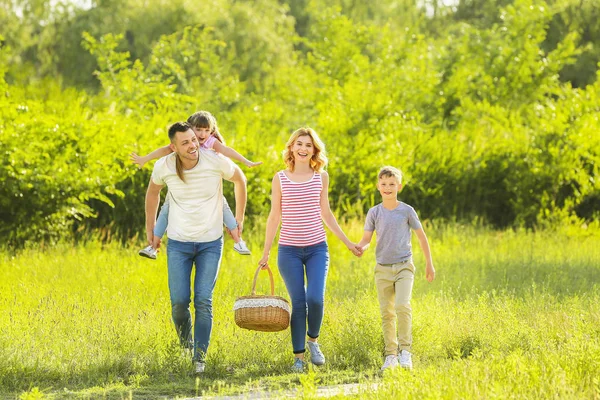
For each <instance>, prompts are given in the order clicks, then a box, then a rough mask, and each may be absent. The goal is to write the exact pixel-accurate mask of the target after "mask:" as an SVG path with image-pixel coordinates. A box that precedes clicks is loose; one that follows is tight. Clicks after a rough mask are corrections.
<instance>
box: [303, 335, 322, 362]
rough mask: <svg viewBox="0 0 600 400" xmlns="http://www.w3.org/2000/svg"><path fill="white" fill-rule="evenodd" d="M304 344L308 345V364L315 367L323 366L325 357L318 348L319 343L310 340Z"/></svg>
mask: <svg viewBox="0 0 600 400" xmlns="http://www.w3.org/2000/svg"><path fill="white" fill-rule="evenodd" d="M306 343H307V344H308V349H309V351H310V362H311V363H313V364H315V365H323V364H325V356H324V355H323V352H322V351H321V349H320V348H319V343H317V342H311V341H310V340H309V341H308V342H306Z"/></svg>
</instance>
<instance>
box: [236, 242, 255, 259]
mask: <svg viewBox="0 0 600 400" xmlns="http://www.w3.org/2000/svg"><path fill="white" fill-rule="evenodd" d="M233 249H234V250H235V251H237V252H238V253H240V254H242V255H245V256H249V255H250V254H251V253H250V250H249V249H248V246H246V242H244V241H243V240H241V239H240V241H239V242H237V243H235V244H234V245H233Z"/></svg>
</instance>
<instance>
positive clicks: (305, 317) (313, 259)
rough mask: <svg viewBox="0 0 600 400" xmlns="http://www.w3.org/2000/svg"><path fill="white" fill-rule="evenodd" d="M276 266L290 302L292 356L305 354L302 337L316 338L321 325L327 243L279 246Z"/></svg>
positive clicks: (327, 264)
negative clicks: (304, 245)
mask: <svg viewBox="0 0 600 400" xmlns="http://www.w3.org/2000/svg"><path fill="white" fill-rule="evenodd" d="M277 265H278V267H279V273H280V274H281V276H282V277H283V281H284V282H285V286H286V287H287V290H288V293H289V295H290V298H291V300H292V318H291V321H290V327H291V330H292V346H293V349H294V354H299V353H304V351H305V350H306V349H305V336H306V335H307V334H308V336H309V337H311V338H317V337H319V333H320V331H321V324H322V323H323V303H324V299H325V281H326V279H327V271H328V270H329V249H328V247H327V242H321V243H317V244H314V245H312V246H306V247H296V246H284V245H279V250H278V256H277ZM305 274H306V285H305V283H304V277H305ZM307 321H308V331H307V329H306V328H307Z"/></svg>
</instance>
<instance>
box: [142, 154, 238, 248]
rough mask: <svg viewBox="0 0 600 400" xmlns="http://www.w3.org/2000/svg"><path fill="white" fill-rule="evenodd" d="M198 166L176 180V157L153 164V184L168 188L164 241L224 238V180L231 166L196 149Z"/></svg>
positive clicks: (220, 156)
mask: <svg viewBox="0 0 600 400" xmlns="http://www.w3.org/2000/svg"><path fill="white" fill-rule="evenodd" d="M198 152H199V153H200V155H199V160H198V164H197V165H196V166H195V167H194V168H192V169H189V170H185V171H184V172H183V174H184V176H185V182H183V181H182V180H181V179H179V177H178V176H177V171H176V169H175V157H176V154H175V153H172V154H169V155H168V156H166V157H162V158H161V159H159V160H158V161H157V162H156V163H155V164H154V170H153V171H152V181H153V182H154V183H155V184H157V185H167V187H168V188H169V194H168V196H169V197H170V199H169V225H168V227H167V237H168V238H169V239H174V240H178V241H180V242H212V241H213V240H217V239H218V238H220V237H221V236H222V235H223V178H225V179H230V178H231V177H232V176H233V173H234V171H235V169H234V164H233V162H232V161H231V160H230V159H228V158H227V157H224V156H222V155H220V154H217V153H215V152H214V151H211V150H204V149H198Z"/></svg>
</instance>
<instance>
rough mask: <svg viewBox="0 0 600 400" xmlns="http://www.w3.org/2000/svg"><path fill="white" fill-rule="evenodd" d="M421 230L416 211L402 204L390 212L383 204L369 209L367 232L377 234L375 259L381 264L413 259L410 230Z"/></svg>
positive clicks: (366, 223) (366, 224)
mask: <svg viewBox="0 0 600 400" xmlns="http://www.w3.org/2000/svg"><path fill="white" fill-rule="evenodd" d="M411 228H412V229H421V228H422V225H421V221H419V217H418V216H417V213H416V212H415V209H414V208H412V207H411V206H409V205H408V204H406V203H402V202H400V204H399V205H398V207H396V208H394V209H393V210H388V209H387V208H385V207H384V206H383V203H379V204H377V205H376V206H375V207H372V208H371V209H369V212H368V213H367V220H366V222H365V231H369V232H373V231H376V232H377V247H376V248H375V258H376V259H377V262H378V263H379V264H395V263H399V262H402V261H406V260H408V259H410V258H411V257H412V245H411V243H410V237H411V231H410V229H411Z"/></svg>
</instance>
